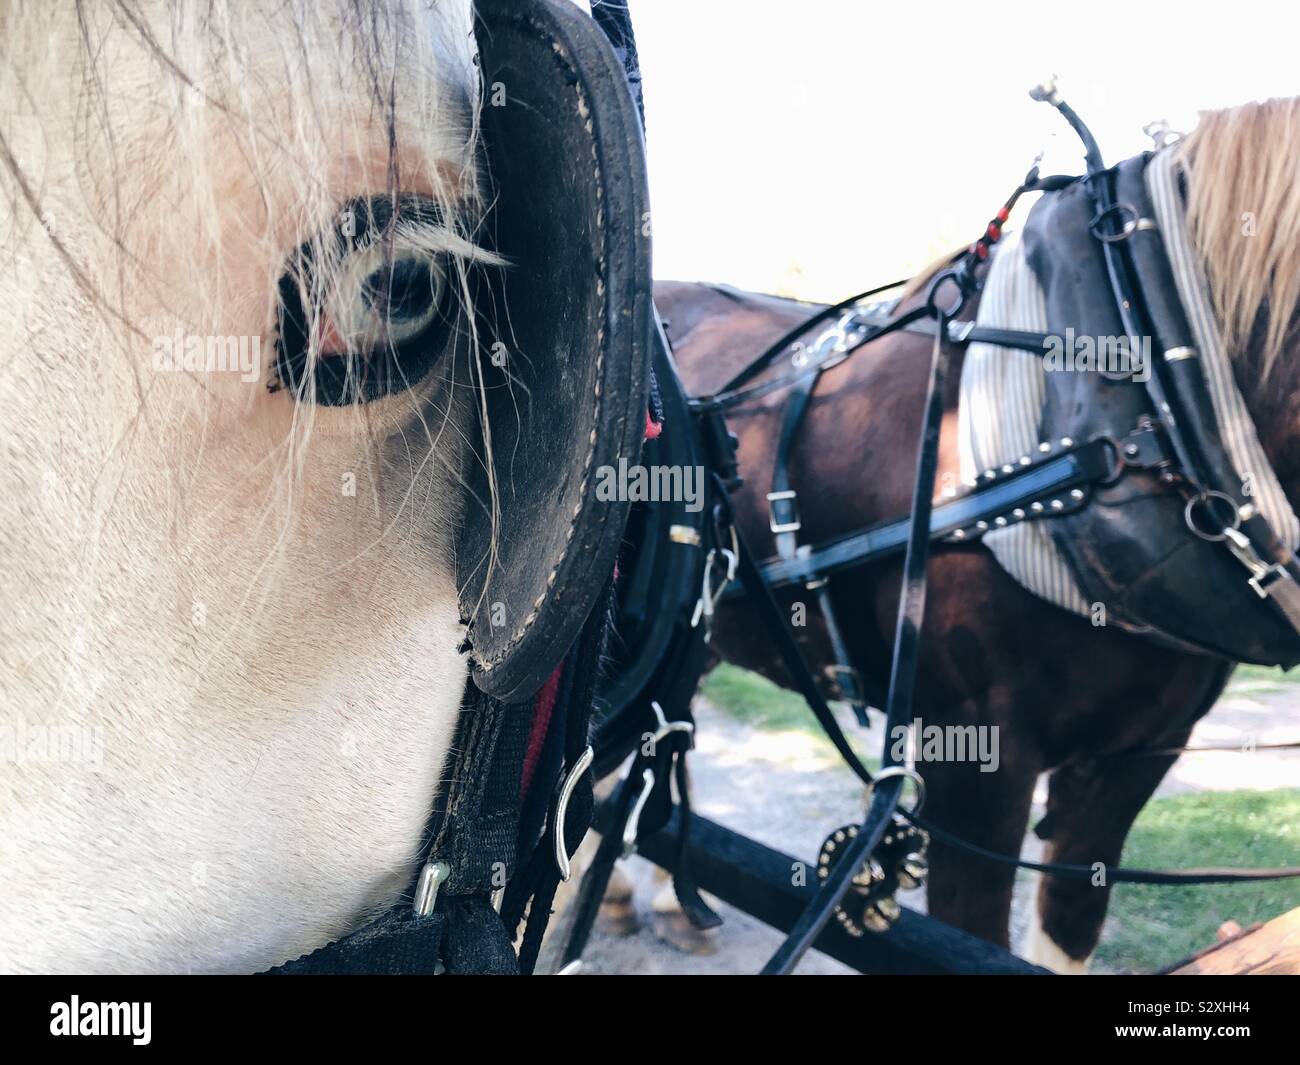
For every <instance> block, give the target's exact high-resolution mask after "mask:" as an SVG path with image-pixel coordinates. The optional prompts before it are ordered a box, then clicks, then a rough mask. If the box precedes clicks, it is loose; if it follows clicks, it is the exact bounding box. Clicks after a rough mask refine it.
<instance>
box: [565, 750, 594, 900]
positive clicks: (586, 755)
mask: <svg viewBox="0 0 1300 1065" xmlns="http://www.w3.org/2000/svg"><path fill="white" fill-rule="evenodd" d="M595 757H596V752H595V751H593V750H592V749H591V748H590V747H588V748H587V749H586V750H585V751H583V752H582V754H580V755H579V756H578V760H577V761H576V762H574V763H573V768H572V769H570V770H569V775H568V776H566V777H565V778H564V783H563V784H561V785H560V797H559V799H558V800H557V801H556V803H555V865H556V868H558V869H559V870H560V879H561V880H563V881H564V882H565V883H568V881H569V878H570V877H572V876H573V868H572V866H571V865H570V856H569V851H568V848H567V847H566V846H565V845H564V822H565V820H566V819H567V817H568V813H569V799H571V798H572V797H573V789H574V788H576V787H577V786H578V781H579V780H581V779H582V774H583V773H585V772H586V771H587V770H588V769H590V768H591V763H592V760H593V759H594V758H595Z"/></svg>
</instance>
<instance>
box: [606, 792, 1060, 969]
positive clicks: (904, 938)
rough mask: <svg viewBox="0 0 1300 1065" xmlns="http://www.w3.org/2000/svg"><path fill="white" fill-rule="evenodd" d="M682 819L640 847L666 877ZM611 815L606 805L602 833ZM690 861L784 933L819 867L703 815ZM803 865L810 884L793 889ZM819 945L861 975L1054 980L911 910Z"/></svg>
mask: <svg viewBox="0 0 1300 1065" xmlns="http://www.w3.org/2000/svg"><path fill="white" fill-rule="evenodd" d="M678 816H679V815H678V811H676V810H674V811H673V815H672V818H671V820H669V822H668V824H667V825H665V826H664V827H663V828H662V829H661V830H660V831H658V832H656V833H654V834H653V835H651V836H647V837H645V838H643V839H642V840H641V842H640V844H639V846H638V851H639V853H640V854H641V855H642V857H644V858H647V859H649V860H650V861H652V862H654V863H655V864H656V865H658V866H660V867H661V868H663V869H666V870H668V871H669V872H671V871H672V869H673V866H674V865H675V864H676V862H677V825H678ZM608 817H609V811H608V809H607V807H606V806H605V804H602V805H601V807H600V809H599V810H598V811H597V813H596V828H597V831H599V830H600V828H601V826H602V824H604V823H605V821H606V820H607V819H608ZM687 860H688V861H689V862H690V863H691V869H692V871H693V872H694V873H695V878H696V880H697V882H698V884H699V886H700V888H701V889H703V890H704V891H707V892H709V893H710V894H712V895H715V896H716V897H718V898H719V899H722V900H723V901H724V902H726V903H729V904H730V905H732V906H735V907H736V908H737V909H740V910H743V911H744V912H745V913H747V914H749V915H750V916H752V917H757V918H758V919H759V920H760V921H762V922H763V923H765V924H768V925H771V926H772V927H773V928H775V929H777V930H778V931H780V932H789V931H790V929H791V928H792V927H793V926H794V923H795V921H797V920H798V919H799V915H800V914H801V913H802V912H803V911H804V910H805V909H806V908H807V906H808V904H809V903H810V902H811V901H812V899H813V898H814V897H815V896H816V894H817V885H818V881H817V873H816V863H815V862H800V861H799V860H798V859H796V858H792V857H791V856H790V855H788V854H782V853H781V852H780V851H777V850H773V849H772V848H771V847H766V846H764V845H763V844H761V843H758V842H756V841H755V840H752V839H749V838H748V837H746V836H742V835H740V834H739V833H737V832H733V831H731V830H730V829H728V828H724V827H723V826H722V825H719V824H717V823H716V822H714V821H710V820H709V819H708V818H705V817H701V816H700V815H699V814H692V815H691V834H690V841H689V844H688V846H687ZM800 868H802V870H803V873H804V877H803V879H804V881H805V882H804V883H801V884H796V883H795V882H794V880H795V874H796V872H797V871H798V870H799V869H800ZM814 946H815V947H816V949H817V950H819V951H821V952H822V953H823V954H827V955H829V956H830V957H832V958H835V959H836V960H837V961H840V962H843V963H844V964H845V965H848V966H849V967H850V968H853V969H856V970H857V971H858V972H860V973H878V974H882V975H885V974H900V975H921V974H951V975H972V974H977V973H982V974H989V975H1050V973H1049V972H1048V970H1046V969H1040V968H1039V967H1038V966H1036V965H1031V964H1030V963H1029V962H1027V961H1025V960H1023V959H1022V958H1018V957H1016V956H1015V955H1014V954H1011V953H1009V952H1007V951H1005V950H1003V949H1002V948H1001V947H996V946H994V945H993V944H992V943H987V942H985V941H984V940H982V939H979V938H978V937H976V936H972V935H970V934H969V933H966V932H962V931H961V930H959V929H956V928H953V927H951V926H950V925H946V924H944V923H943V922H942V921H938V920H935V919H934V918H933V917H927V916H925V915H924V914H919V913H916V912H915V911H913V910H908V909H904V910H903V913H902V916H900V917H899V919H898V921H897V922H895V924H894V925H893V927H891V928H890V930H889V931H888V932H884V933H881V934H879V935H875V934H869V935H866V936H862V937H861V938H855V937H854V936H850V935H849V934H848V933H847V932H845V931H844V930H843V929H842V928H841V927H840V925H839V922H837V921H832V922H831V923H830V924H829V925H827V927H826V928H825V929H823V930H822V933H821V935H820V936H818V938H817V941H816V943H815V944H814Z"/></svg>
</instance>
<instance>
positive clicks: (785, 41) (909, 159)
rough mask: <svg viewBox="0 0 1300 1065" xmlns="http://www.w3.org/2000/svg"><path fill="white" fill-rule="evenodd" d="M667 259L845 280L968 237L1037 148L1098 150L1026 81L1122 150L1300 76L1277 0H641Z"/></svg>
mask: <svg viewBox="0 0 1300 1065" xmlns="http://www.w3.org/2000/svg"><path fill="white" fill-rule="evenodd" d="M631 7H632V18H633V22H634V25H635V29H636V34H637V44H638V48H639V50H640V54H641V65H642V73H643V76H644V82H645V94H646V111H647V114H646V121H647V127H648V142H649V143H648V148H649V155H650V180H651V196H652V206H653V208H654V236H655V274H656V276H657V277H660V278H680V279H684V280H696V279H699V280H718V281H729V282H731V283H733V284H737V285H740V286H742V287H745V288H754V289H761V290H766V291H775V292H785V293H791V294H798V295H803V296H808V297H814V298H822V299H831V298H838V297H840V296H844V295H848V294H849V293H851V292H853V291H856V290H859V289H865V288H868V287H870V286H871V285H873V284H877V283H880V282H883V281H887V280H892V279H893V278H894V277H895V276H905V275H907V274H909V273H912V272H914V271H915V270H917V269H919V268H920V267H922V266H924V265H925V264H927V263H928V262H929V261H931V260H932V259H934V258H935V257H937V256H938V255H940V254H942V253H944V252H946V251H948V250H950V249H953V248H955V247H957V246H960V245H963V244H966V243H968V242H969V241H970V240H972V239H974V237H976V236H978V235H979V233H980V231H981V229H982V227H983V225H984V223H985V222H986V221H987V220H988V218H989V217H990V216H991V215H992V214H993V213H994V211H996V209H997V208H998V207H999V206H1000V205H1001V203H1002V201H1003V199H1004V198H1005V197H1006V196H1007V194H1008V193H1009V192H1010V191H1011V189H1012V187H1013V186H1014V185H1015V183H1016V182H1017V181H1018V180H1019V179H1020V178H1021V177H1022V176H1023V175H1024V172H1025V171H1026V170H1027V169H1028V167H1029V164H1030V162H1031V161H1032V159H1033V157H1034V155H1035V154H1036V153H1037V152H1038V151H1039V149H1040V148H1041V149H1046V151H1047V156H1046V158H1045V160H1044V163H1043V170H1044V173H1078V172H1079V171H1080V170H1081V169H1082V165H1083V160H1082V149H1081V148H1080V147H1079V142H1078V140H1077V139H1076V138H1075V135H1074V133H1073V132H1072V131H1071V130H1070V129H1069V127H1068V126H1067V125H1066V124H1065V122H1064V120H1063V119H1061V118H1060V116H1059V115H1058V114H1057V113H1056V112H1055V110H1054V109H1052V108H1050V107H1048V106H1047V105H1046V104H1039V103H1034V102H1032V101H1031V100H1030V99H1029V97H1028V95H1027V91H1028V89H1029V88H1030V87H1031V86H1033V85H1034V84H1036V83H1037V82H1039V81H1042V80H1043V79H1044V78H1046V77H1047V76H1049V75H1051V74H1053V73H1055V74H1057V75H1058V76H1059V86H1060V89H1061V92H1062V94H1063V95H1064V97H1065V99H1066V100H1067V101H1069V102H1070V103H1071V105H1072V106H1073V107H1074V108H1075V110H1077V111H1078V112H1079V113H1080V115H1081V116H1082V117H1083V119H1084V121H1085V122H1087V123H1088V124H1089V125H1090V126H1091V127H1092V130H1093V132H1094V133H1095V134H1096V136H1097V139H1098V141H1099V142H1100V144H1101V148H1102V152H1103V153H1104V155H1105V157H1106V161H1107V162H1108V163H1114V162H1118V161H1119V160H1120V159H1122V158H1125V157H1126V156H1129V155H1133V154H1136V153H1137V152H1139V151H1142V150H1143V149H1144V148H1147V147H1150V141H1149V139H1148V138H1147V137H1146V136H1145V135H1144V134H1143V133H1142V126H1143V124H1145V123H1146V122H1148V121H1150V120H1152V119H1155V118H1167V119H1168V120H1169V121H1170V122H1171V124H1172V125H1174V126H1175V128H1184V129H1185V128H1187V127H1188V126H1189V125H1190V124H1192V123H1193V122H1194V121H1195V115H1196V112H1197V110H1199V109H1204V108H1214V107H1223V106H1228V105H1231V104H1235V103H1240V102H1243V101H1246V100H1250V99H1255V98H1266V97H1269V96H1289V95H1294V94H1296V93H1300V60H1298V59H1297V47H1298V42H1300V34H1298V32H1297V31H1300V7H1297V6H1295V5H1294V4H1293V3H1291V2H1290V0H1275V2H1273V3H1258V2H1253V0H1252V2H1241V0H1232V2H1226V3H1225V2H1219V3H1215V4H1213V5H1211V4H1204V3H1198V2H1192V3H1181V4H1178V3H1147V2H1139V0H1130V2H1128V3H1111V2H1099V0H1086V2H1080V0H1038V2H1036V3H1020V2H1010V0H996V2H985V3H981V2H966V3H951V2H944V0H927V2H924V3H910V4H896V5H886V4H882V3H877V2H875V0H631Z"/></svg>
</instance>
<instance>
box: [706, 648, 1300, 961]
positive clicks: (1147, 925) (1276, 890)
mask: <svg viewBox="0 0 1300 1065" xmlns="http://www.w3.org/2000/svg"><path fill="white" fill-rule="evenodd" d="M1297 682H1300V669H1296V670H1293V671H1292V672H1291V673H1282V672H1281V671H1280V670H1277V669H1265V668H1263V667H1260V666H1241V667H1239V668H1238V669H1237V671H1236V673H1235V674H1234V676H1233V681H1232V686H1233V688H1235V689H1236V690H1237V692H1238V694H1247V693H1259V694H1262V693H1264V692H1267V691H1276V690H1285V689H1286V688H1288V687H1289V686H1291V685H1293V684H1295V683H1297ZM702 691H703V694H704V696H705V697H706V698H707V699H708V700H709V702H710V703H712V704H713V705H714V706H715V707H717V708H718V709H719V710H721V711H723V712H724V713H727V714H729V715H730V716H731V717H733V718H735V719H736V720H738V721H741V722H744V723H745V724H748V725H751V726H753V727H754V728H759V729H765V730H771V731H780V730H787V729H794V730H797V731H799V732H802V733H806V734H808V735H810V736H813V737H816V738H817V739H818V740H820V741H822V742H825V738H824V736H823V733H822V731H821V729H820V728H819V727H818V725H817V723H816V720H815V719H814V718H813V716H812V714H811V712H810V711H809V710H808V708H807V706H806V705H805V704H804V702H803V700H802V699H801V698H800V697H799V696H797V695H795V694H793V693H791V692H787V691H784V690H783V689H781V688H778V687H777V686H776V685H775V684H772V683H771V682H769V681H767V680H764V679H763V678H762V677H760V676H758V675H757V674H754V673H750V672H748V671H746V670H743V669H737V668H736V667H735V666H729V665H721V666H719V667H718V668H717V669H715V670H714V671H713V673H712V674H711V675H710V676H709V677H708V679H707V680H706V681H705V683H704V686H703V688H702ZM826 747H827V750H828V752H829V751H831V748H830V745H829V744H826ZM1298 863H1300V790H1285V791H1263V792H1259V791H1226V792H1206V793H1202V794H1197V795H1180V796H1175V797H1173V798H1169V799H1157V800H1155V801H1154V802H1150V803H1148V804H1147V806H1146V808H1145V809H1144V810H1143V811H1142V813H1141V815H1140V816H1139V817H1138V820H1137V823H1136V824H1135V825H1134V827H1133V830H1132V832H1131V833H1130V834H1129V838H1128V842H1127V844H1126V845H1125V848H1124V864H1125V865H1127V866H1131V867H1135V868H1146V869H1180V868H1189V867H1194V866H1240V867H1243V868H1249V867H1253V868H1261V867H1265V866H1281V865H1295V864H1298ZM1297 906H1300V880H1289V881H1288V880H1282V881H1274V882H1263V883H1259V884H1225V885H1206V886H1204V887H1186V888H1184V887H1144V886H1140V885H1135V884H1120V885H1118V886H1117V887H1116V888H1115V889H1114V891H1113V892H1112V894H1111V904H1110V913H1109V915H1108V917H1107V922H1106V930H1105V932H1104V934H1103V938H1102V943H1101V946H1100V947H1099V948H1098V951H1097V963H1098V968H1099V969H1101V970H1102V971H1112V972H1113V971H1123V972H1152V971H1154V970H1156V969H1160V968H1163V967H1165V966H1167V965H1171V964H1173V963H1174V962H1177V961H1181V960H1182V959H1183V958H1186V957H1187V956H1189V955H1191V954H1194V953H1195V952H1196V951H1198V950H1201V949H1202V948H1204V947H1207V946H1209V945H1210V944H1212V943H1213V942H1214V941H1215V932H1216V931H1217V929H1218V927H1219V925H1220V924H1222V923H1223V922H1224V921H1226V920H1230V919H1231V920H1234V921H1236V922H1237V923H1238V924H1240V925H1241V926H1242V927H1243V928H1245V927H1248V926H1249V925H1251V924H1254V923H1255V922H1257V921H1267V920H1269V919H1270V918H1272V917H1276V916H1277V915H1278V914H1281V913H1285V912H1286V911H1287V910H1291V909H1294V908H1296V907H1297Z"/></svg>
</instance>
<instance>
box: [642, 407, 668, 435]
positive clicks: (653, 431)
mask: <svg viewBox="0 0 1300 1065" xmlns="http://www.w3.org/2000/svg"><path fill="white" fill-rule="evenodd" d="M663 431H664V427H663V423H662V422H657V421H655V420H654V419H653V418H652V417H650V412H649V411H646V412H645V438H646V439H647V440H658V439H659V434H660V433H662V432H663Z"/></svg>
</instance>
